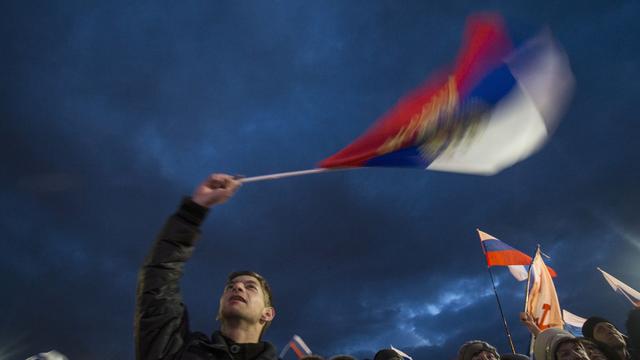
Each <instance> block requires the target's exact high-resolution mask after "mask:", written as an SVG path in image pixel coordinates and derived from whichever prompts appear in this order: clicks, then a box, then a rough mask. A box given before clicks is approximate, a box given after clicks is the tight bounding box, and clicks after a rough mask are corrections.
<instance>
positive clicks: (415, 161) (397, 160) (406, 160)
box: [364, 146, 429, 168]
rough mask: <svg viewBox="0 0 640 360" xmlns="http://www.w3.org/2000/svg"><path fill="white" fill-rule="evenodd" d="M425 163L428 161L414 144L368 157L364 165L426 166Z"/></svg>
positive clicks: (427, 163)
mask: <svg viewBox="0 0 640 360" xmlns="http://www.w3.org/2000/svg"><path fill="white" fill-rule="evenodd" d="M427 165H429V162H427V160H426V159H425V158H424V157H423V156H422V154H421V153H420V149H418V148H417V147H416V146H411V147H407V148H404V149H400V150H398V151H394V152H391V153H388V154H384V155H382V156H377V157H374V158H372V159H369V160H368V161H367V162H366V163H365V165H364V166H383V167H384V166H389V167H422V168H426V167H427Z"/></svg>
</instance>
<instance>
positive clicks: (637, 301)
mask: <svg viewBox="0 0 640 360" xmlns="http://www.w3.org/2000/svg"><path fill="white" fill-rule="evenodd" d="M598 270H600V272H601V273H602V276H604V279H605V280H607V283H609V286H611V288H612V289H613V291H615V292H617V293H619V294H622V295H623V296H624V297H626V298H627V300H629V301H630V302H631V304H633V306H640V292H638V291H636V290H635V289H633V288H632V287H631V286H629V285H627V284H625V283H623V282H622V281H620V280H618V279H616V278H615V277H613V276H612V275H611V274H609V273H608V272H606V271H604V270H602V269H600V268H598Z"/></svg>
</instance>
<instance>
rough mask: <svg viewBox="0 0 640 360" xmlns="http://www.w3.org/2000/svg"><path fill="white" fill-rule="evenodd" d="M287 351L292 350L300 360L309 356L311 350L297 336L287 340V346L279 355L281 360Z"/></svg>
mask: <svg viewBox="0 0 640 360" xmlns="http://www.w3.org/2000/svg"><path fill="white" fill-rule="evenodd" d="M289 349H291V350H293V352H294V353H295V354H296V357H297V358H298V359H302V358H303V357H304V356H306V355H311V349H309V347H308V346H307V344H306V343H305V342H304V340H302V338H301V337H300V336H298V335H293V338H291V340H289V343H288V344H287V346H285V347H284V349H282V352H281V353H280V358H281V359H282V358H284V356H285V355H286V353H287V351H288V350H289Z"/></svg>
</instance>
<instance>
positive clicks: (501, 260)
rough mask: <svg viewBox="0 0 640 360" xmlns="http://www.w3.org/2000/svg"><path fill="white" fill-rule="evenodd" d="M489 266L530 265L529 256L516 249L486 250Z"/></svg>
mask: <svg viewBox="0 0 640 360" xmlns="http://www.w3.org/2000/svg"><path fill="white" fill-rule="evenodd" d="M486 256H487V264H488V265H489V266H509V265H530V264H531V257H530V256H529V255H526V254H524V253H522V252H520V251H517V250H502V251H488V252H487V253H486Z"/></svg>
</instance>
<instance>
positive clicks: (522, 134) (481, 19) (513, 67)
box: [319, 14, 573, 175]
mask: <svg viewBox="0 0 640 360" xmlns="http://www.w3.org/2000/svg"><path fill="white" fill-rule="evenodd" d="M572 89H573V76H572V74H571V70H570V67H569V61H568V59H567V57H566V55H565V53H564V52H563V51H562V50H561V49H560V47H559V46H558V45H557V44H556V42H555V41H554V39H553V38H552V37H551V35H550V33H548V32H543V33H542V34H540V35H538V36H536V37H534V38H532V39H530V40H528V41H526V42H525V43H523V45H522V46H520V47H518V48H516V49H514V48H513V47H512V46H511V41H510V40H509V37H508V36H507V34H506V32H505V30H504V26H503V24H502V19H501V18H500V17H499V16H498V15H492V14H481V15H474V16H471V17H470V18H469V19H468V21H467V27H466V30H465V35H464V41H463V45H462V48H461V50H460V52H459V55H458V58H457V61H456V63H455V65H454V66H453V69H452V70H448V71H443V72H440V73H438V75H436V76H434V77H432V78H431V79H430V80H428V81H427V82H426V83H425V84H424V85H423V86H421V87H420V88H418V89H416V90H414V91H413V92H412V93H410V94H409V95H408V96H406V97H405V98H403V99H401V100H400V101H399V102H398V103H397V104H396V105H395V107H394V108H392V109H391V110H390V111H389V112H388V113H387V114H386V115H384V116H383V117H382V118H380V119H379V120H378V121H377V122H376V123H375V124H374V125H373V126H372V127H371V128H370V129H369V130H368V131H367V132H366V133H365V134H363V135H362V136H361V137H359V138H358V139H356V140H355V141H354V142H353V143H351V144H350V145H348V146H347V147H345V148H344V149H342V150H340V151H339V152H338V153H336V154H334V155H333V156H331V157H329V158H327V159H325V160H323V161H322V162H320V164H319V167H321V168H350V167H363V166H385V167H419V168H426V169H429V170H440V171H449V172H460V173H469V174H481V175H492V174H495V173H498V172H499V171H501V170H503V169H505V168H507V167H509V166H511V165H513V164H515V163H516V162H518V161H521V160H523V159H525V158H526V157H528V156H529V155H530V154H532V153H533V152H535V151H536V150H538V149H539V148H540V147H541V146H542V145H543V144H544V142H545V140H546V139H547V138H548V136H549V135H550V134H551V132H552V131H553V130H554V129H555V127H556V124H557V122H558V120H559V117H560V115H561V113H562V110H563V109H564V108H565V106H566V104H567V102H568V100H569V98H570V97H571V93H572Z"/></svg>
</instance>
